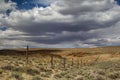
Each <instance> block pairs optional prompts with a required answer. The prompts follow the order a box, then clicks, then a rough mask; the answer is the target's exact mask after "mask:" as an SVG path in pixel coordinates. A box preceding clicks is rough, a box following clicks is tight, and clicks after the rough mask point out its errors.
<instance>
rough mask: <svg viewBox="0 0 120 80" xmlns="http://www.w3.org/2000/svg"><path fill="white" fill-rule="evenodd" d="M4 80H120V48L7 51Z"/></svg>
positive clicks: (1, 64)
mask: <svg viewBox="0 0 120 80" xmlns="http://www.w3.org/2000/svg"><path fill="white" fill-rule="evenodd" d="M26 52H27V54H28V55H27V56H28V57H27V56H26ZM0 80H120V47H119V46H114V47H112V46H109V47H98V48H70V49H67V48H66V49H59V48H57V49H55V48H51V49H48V48H47V49H46V48H30V49H29V50H28V51H26V49H3V50H0Z"/></svg>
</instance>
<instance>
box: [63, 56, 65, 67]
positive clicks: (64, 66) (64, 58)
mask: <svg viewBox="0 0 120 80" xmlns="http://www.w3.org/2000/svg"><path fill="white" fill-rule="evenodd" d="M63 59H64V63H63V64H64V68H66V58H63Z"/></svg>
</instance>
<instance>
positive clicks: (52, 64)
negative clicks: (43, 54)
mask: <svg viewBox="0 0 120 80" xmlns="http://www.w3.org/2000/svg"><path fill="white" fill-rule="evenodd" d="M50 62H51V68H53V66H54V63H53V55H51V61H50Z"/></svg>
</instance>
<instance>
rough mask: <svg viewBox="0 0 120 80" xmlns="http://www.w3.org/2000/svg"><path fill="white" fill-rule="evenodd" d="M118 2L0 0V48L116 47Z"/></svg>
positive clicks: (119, 18) (119, 29) (118, 38)
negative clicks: (27, 46)
mask: <svg viewBox="0 0 120 80" xmlns="http://www.w3.org/2000/svg"><path fill="white" fill-rule="evenodd" d="M119 15H120V0H0V49H1V48H2V49H3V48H23V47H25V46H26V45H29V46H30V47H32V48H87V47H99V46H119V45H120V35H119V34H120V26H119V25H120V16H119Z"/></svg>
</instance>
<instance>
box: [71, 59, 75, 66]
mask: <svg viewBox="0 0 120 80" xmlns="http://www.w3.org/2000/svg"><path fill="white" fill-rule="evenodd" d="M73 65H74V62H73V58H72V65H71V66H72V67H73Z"/></svg>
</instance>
